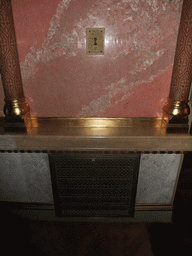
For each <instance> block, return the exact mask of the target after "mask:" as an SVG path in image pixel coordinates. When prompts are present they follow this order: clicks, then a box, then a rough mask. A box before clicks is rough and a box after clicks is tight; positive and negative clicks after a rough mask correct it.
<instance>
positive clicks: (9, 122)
mask: <svg viewBox="0 0 192 256" xmlns="http://www.w3.org/2000/svg"><path fill="white" fill-rule="evenodd" d="M0 71H1V77H2V82H3V89H4V93H5V106H4V114H5V123H6V124H5V130H11V131H15V130H16V131H18V130H21V131H29V130H30V128H31V117H30V108H29V105H28V104H27V103H26V101H25V97H24V92H23V85H22V79H21V71H20V65H19V57H18V51H17V43H16V36H15V28H14V21H13V14H12V6H11V0H0Z"/></svg>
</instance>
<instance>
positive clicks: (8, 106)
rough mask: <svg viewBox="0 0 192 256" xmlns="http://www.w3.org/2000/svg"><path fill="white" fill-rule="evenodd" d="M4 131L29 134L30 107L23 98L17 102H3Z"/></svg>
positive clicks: (30, 125)
mask: <svg viewBox="0 0 192 256" xmlns="http://www.w3.org/2000/svg"><path fill="white" fill-rule="evenodd" d="M4 114H5V126H4V130H5V131H12V132H14V131H16V132H19V131H21V132H29V131H30V129H31V128H32V121H31V115H30V107H29V105H28V104H27V103H26V101H25V98H23V99H19V100H9V101H7V100H5V106H4Z"/></svg>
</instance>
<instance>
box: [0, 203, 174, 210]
mask: <svg viewBox="0 0 192 256" xmlns="http://www.w3.org/2000/svg"><path fill="white" fill-rule="evenodd" d="M0 205H1V207H2V208H3V209H4V210H5V209H7V210H55V207H54V204H53V203H27V202H26V203H25V202H24V203H23V202H5V201H2V202H0ZM172 210H173V206H172V205H166V204H165V205H163V204H159V205H158V204H136V205H135V211H172Z"/></svg>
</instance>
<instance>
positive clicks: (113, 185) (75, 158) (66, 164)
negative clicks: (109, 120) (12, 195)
mask: <svg viewBox="0 0 192 256" xmlns="http://www.w3.org/2000/svg"><path fill="white" fill-rule="evenodd" d="M49 160H50V169H51V177H52V187H53V196H54V204H55V212H56V216H61V217H62V216H76V217H86V216H90V217H95V216H100V217H104V216H108V217H109V216H110V217H114V216H116V217H120V216H128V217H133V216H134V208H135V197H136V188H137V179H138V171H139V162H140V154H100V153H98V154H93V153H86V154H83V153H59V154H56V153H55V154H49Z"/></svg>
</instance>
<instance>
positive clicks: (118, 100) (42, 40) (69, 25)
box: [0, 0, 183, 117]
mask: <svg viewBox="0 0 192 256" xmlns="http://www.w3.org/2000/svg"><path fill="white" fill-rule="evenodd" d="M182 3H183V1H182V0H172V1H171V0H119V1H116V0H95V1H90V0H78V1H77V0H62V1H61V0H54V1H52V0H41V1H38V0H33V1H31V0H25V1H22V0H13V1H12V6H13V13H14V20H15V29H16V35H17V42H18V51H19V58H20V66H21V73H22V79H23V85H24V92H25V96H26V98H27V101H28V103H29V104H30V106H31V113H32V115H33V116H34V115H38V116H73V117H79V116H85V117H89V116H98V117H159V116H162V107H163V105H164V103H165V102H166V99H167V97H168V94H169V88H170V82H171V74H172V68H173V61H174V54H175V47H176V40H177V34H178V27H179V22H180V15H181V7H182ZM86 27H105V31H106V37H105V54H104V55H103V56H93V55H86ZM2 106H3V95H1V96H0V107H1V109H2ZM0 115H3V114H2V111H1V112H0Z"/></svg>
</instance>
